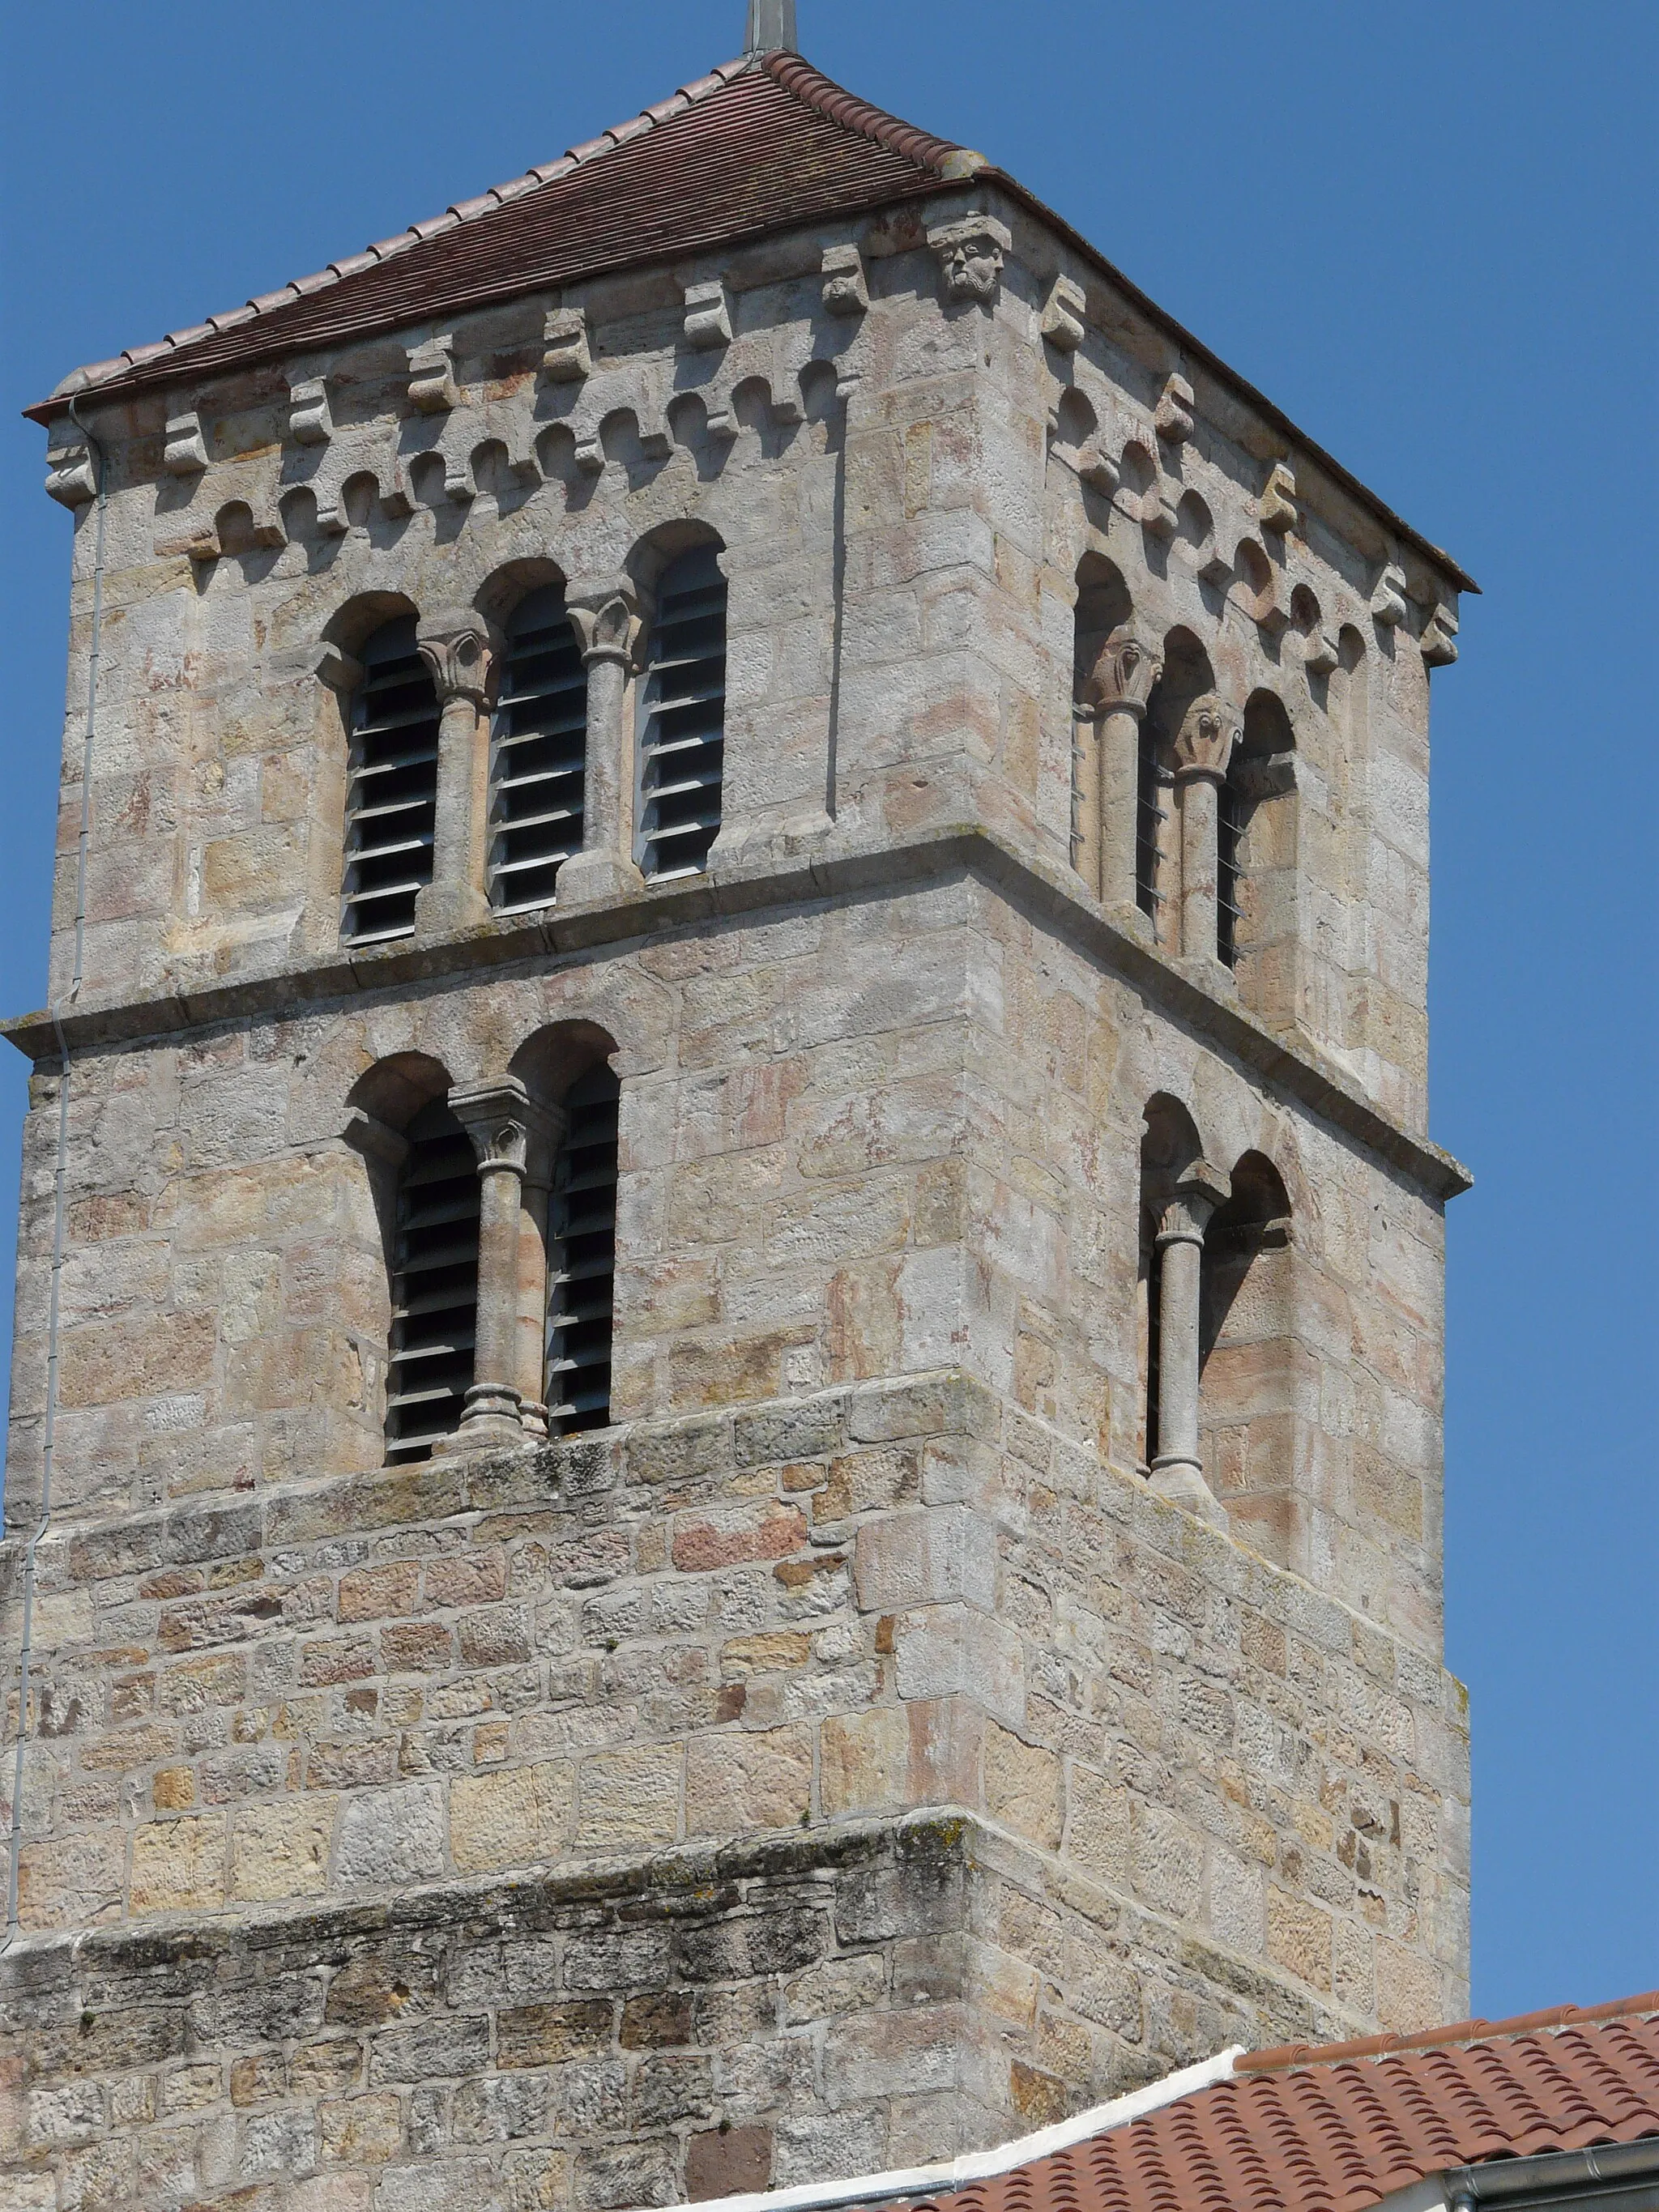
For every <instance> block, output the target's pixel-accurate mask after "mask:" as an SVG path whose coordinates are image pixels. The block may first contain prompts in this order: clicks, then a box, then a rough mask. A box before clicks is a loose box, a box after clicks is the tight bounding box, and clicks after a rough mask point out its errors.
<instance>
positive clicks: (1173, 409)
mask: <svg viewBox="0 0 1659 2212" xmlns="http://www.w3.org/2000/svg"><path fill="white" fill-rule="evenodd" d="M1193 405H1194V400H1193V387H1192V386H1191V385H1190V384H1188V381H1187V380H1186V378H1185V377H1184V376H1179V375H1171V376H1170V377H1169V378H1168V379H1167V380H1165V383H1164V394H1163V397H1162V398H1160V399H1159V401H1158V411H1157V413H1156V414H1155V415H1154V416H1153V417H1152V428H1153V429H1154V430H1156V431H1157V433H1158V436H1159V437H1160V438H1162V439H1163V440H1164V442H1165V444H1166V445H1170V446H1182V445H1185V443H1186V442H1187V441H1188V438H1190V437H1191V436H1192V435H1193Z"/></svg>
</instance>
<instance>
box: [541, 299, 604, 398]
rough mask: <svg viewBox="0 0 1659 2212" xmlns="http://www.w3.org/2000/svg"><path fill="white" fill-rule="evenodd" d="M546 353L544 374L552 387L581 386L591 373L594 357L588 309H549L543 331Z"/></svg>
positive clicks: (543, 357)
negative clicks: (590, 341)
mask: <svg viewBox="0 0 1659 2212" xmlns="http://www.w3.org/2000/svg"><path fill="white" fill-rule="evenodd" d="M542 338H543V342H544V345H545V348H546V350H545V351H544V353H543V355H542V374H543V375H544V377H546V379H547V380H548V382H549V383H550V384H580V382H581V381H582V380H583V378H584V377H586V376H589V375H591V374H592V369H593V354H592V347H591V345H590V344H589V342H588V331H587V311H586V308H585V307H550V308H549V309H548V311H547V320H546V322H545V323H544V325H543V328H542Z"/></svg>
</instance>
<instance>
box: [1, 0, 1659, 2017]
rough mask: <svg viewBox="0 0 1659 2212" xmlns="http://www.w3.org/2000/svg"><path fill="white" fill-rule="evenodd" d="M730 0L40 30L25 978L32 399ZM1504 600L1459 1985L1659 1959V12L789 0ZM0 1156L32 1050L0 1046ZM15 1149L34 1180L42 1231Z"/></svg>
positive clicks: (42, 670)
mask: <svg viewBox="0 0 1659 2212" xmlns="http://www.w3.org/2000/svg"><path fill="white" fill-rule="evenodd" d="M800 17H801V42H802V45H803V46H804V47H805V50H806V52H808V53H809V54H810V55H811V57H812V58H813V59H814V60H816V61H817V62H818V63H820V64H822V65H823V67H824V68H826V69H827V70H829V72H830V74H831V75H832V76H837V77H839V78H840V79H842V82H847V83H849V84H851V85H852V86H853V87H854V88H856V89H857V90H858V91H860V92H861V93H864V94H867V95H868V96H869V97H871V98H872V99H874V100H878V101H880V102H882V103H883V104H884V106H890V107H891V108H893V109H895V110H896V112H898V113H900V114H901V115H903V116H906V117H908V118H911V119H913V120H915V121H916V122H918V123H921V124H925V125H929V126H930V127H932V128H934V129H936V130H938V131H940V132H941V133H943V134H945V135H946V136H948V137H953V138H956V139H958V140H961V141H964V142H965V143H968V144H969V145H972V146H976V147H978V148H979V149H981V150H982V151H983V152H985V153H987V154H988V155H990V156H991V157H992V158H993V159H994V160H995V161H999V162H1000V163H1001V164H1002V165H1003V166H1004V167H1006V168H1009V169H1011V170H1012V171H1013V172H1014V173H1016V174H1017V175H1018V176H1019V177H1020V178H1022V179H1024V182H1025V183H1026V184H1027V185H1030V187H1031V188H1032V189H1033V190H1034V191H1036V192H1037V193H1039V194H1040V195H1041V197H1042V198H1044V199H1045V200H1047V201H1048V203H1049V204H1050V205H1052V206H1053V207H1054V208H1056V209H1058V210H1060V212H1061V213H1062V214H1064V215H1065V216H1067V217H1069V218H1070V220H1071V221H1072V222H1073V223H1075V224H1076V225H1077V226H1078V228H1080V229H1081V230H1083V231H1084V232H1085V233H1086V234H1088V235H1089V236H1090V237H1091V238H1092V239H1093V240H1096V241H1097V244H1098V245H1099V246H1101V247H1102V249H1103V251H1104V252H1106V253H1107V254H1108V255H1109V256H1110V257H1111V258H1113V259H1114V260H1115V261H1116V262H1117V264H1119V266H1120V267H1121V268H1122V269H1123V270H1126V271H1127V273H1128V274H1129V275H1130V276H1132V277H1133V278H1134V279H1135V280H1136V282H1137V283H1139V284H1141V285H1143V286H1144V287H1145V288H1146V289H1147V290H1148V291H1149V292H1151V293H1152V295H1154V296H1155V297H1156V298H1157V299H1158V300H1159V301H1162V302H1163V304H1164V306H1165V307H1168V308H1169V309H1170V311H1171V312H1172V313H1174V314H1176V316H1177V317H1179V318H1180V319H1181V320H1182V322H1184V323H1185V324H1186V325H1188V327H1189V328H1190V329H1192V330H1193V331H1196V332H1197V333H1198V334H1199V335H1200V337H1203V338H1204V339H1205V340H1206V341H1207V343H1209V344H1210V345H1212V347H1214V348H1215V349H1217V350H1218V352H1220V353H1221V354H1222V355H1223V356H1225V358H1226V359H1228V360H1229V361H1231V362H1232V363H1233V364H1234V365H1235V366H1236V367H1237V368H1238V369H1240V370H1241V371H1242V372H1243V374H1245V375H1246V376H1248V377H1249V378H1250V379H1251V380H1253V381H1254V382H1255V384H1257V385H1258V386H1261V388H1262V389H1263V390H1264V391H1266V392H1268V393H1269V394H1271V396H1272V397H1273V398H1274V399H1275V400H1277V401H1278V402H1279V404H1280V405H1282V406H1283V407H1284V408H1285V410H1286V411H1287V412H1288V413H1289V414H1290V415H1291V417H1292V418H1293V419H1294V420H1296V421H1297V422H1300V423H1301V424H1302V425H1303V426H1304V428H1306V429H1307V430H1308V432H1309V433H1310V435H1312V436H1313V437H1315V438H1316V439H1317V440H1318V441H1320V442H1321V443H1322V444H1323V445H1325V446H1326V447H1328V448H1329V449H1330V450H1331V451H1332V452H1334V453H1337V454H1338V455H1340V457H1341V459H1343V460H1345V461H1346V463H1347V464H1348V465H1349V466H1350V467H1352V469H1353V470H1354V471H1356V472H1357V473H1358V475H1359V476H1360V477H1363V478H1364V480H1365V481H1366V482H1368V483H1370V484H1371V485H1373V486H1374V487H1375V488H1376V490H1377V491H1378V492H1380V493H1381V494H1382V495H1383V497H1384V498H1385V499H1387V500H1388V501H1389V502H1390V503H1391V504H1392V505H1393V506H1394V507H1396V508H1398V509H1399V510H1400V511H1401V512H1402V513H1405V514H1407V516H1409V517H1410V518H1411V520H1413V522H1415V523H1416V524H1417V525H1418V526H1419V528H1420V529H1422V530H1423V531H1424V532H1426V534H1427V535H1428V536H1429V537H1431V538H1434V539H1436V540H1437V542H1438V543H1440V544H1443V545H1445V546H1447V547H1448V548H1449V550H1451V551H1452V552H1453V553H1455V555H1456V556H1457V557H1458V559H1459V560H1461V561H1462V562H1464V563H1465V564H1466V565H1467V566H1468V568H1470V569H1471V570H1472V571H1473V573H1474V574H1475V575H1476V576H1478V577H1479V578H1480V581H1481V583H1482V584H1483V585H1484V586H1485V587H1486V597H1485V598H1484V599H1466V600H1465V602H1464V607H1463V630H1462V646H1463V659H1462V662H1461V664H1460V665H1458V666H1457V667H1455V668H1453V669H1450V670H1448V671H1443V672H1442V673H1440V674H1438V675H1437V677H1436V678H1435V683H1434V715H1435V720H1434V756H1435V769H1434V778H1435V781H1434V838H1435V876H1434V881H1435V904H1434V927H1435V945H1434V951H1435V958H1434V979H1433V1013H1434V1022H1435V1033H1434V1036H1435V1041H1434V1089H1433V1100H1434V1111H1433V1122H1434V1133H1435V1134H1436V1136H1437V1138H1438V1139H1439V1140H1440V1141H1441V1142H1442V1143H1443V1144H1444V1145H1446V1146H1449V1147H1450V1149H1451V1150H1453V1151H1454V1152H1457V1153H1458V1154H1460V1155H1461V1156H1462V1158H1464V1159H1466V1160H1467V1161H1468V1162H1469V1164H1471V1165H1472V1166H1473V1168H1474V1170H1475V1173H1476V1176H1478V1178H1479V1181H1478V1184H1477V1187H1476V1189H1475V1191H1474V1194H1473V1195H1472V1196H1470V1197H1468V1198H1465V1199H1462V1200H1459V1201H1458V1203H1457V1204H1456V1205H1455V1207H1454V1208H1453V1212H1452V1227H1451V1276H1450V1346H1449V1360H1450V1375H1449V1418H1448V1425H1447V1462H1448V1492H1449V1510H1448V1524H1447V1547H1448V1555H1449V1620H1448V1631H1447V1641H1448V1656H1449V1663H1450V1665H1451V1666H1452V1667H1453V1668H1455V1670H1456V1671H1457V1672H1458V1673H1459V1674H1462V1676H1463V1677H1464V1679H1465V1680H1467V1681H1468V1683H1469V1685H1470V1687H1471V1690H1472V1692H1473V1695H1474V1720H1475V1895H1474V2003H1475V2008H1476V2009H1477V2011H1479V2012H1482V2013H1484V2014H1486V2015H1488V2016H1491V2017H1497V2016H1498V2015H1502V2014H1505V2013H1512V2012H1516V2011H1519V2010H1522V2009H1525V2008H1533V2007H1535V2006H1540V2005H1544V2004H1549V2003H1559V2002H1565V2001H1568V2000H1571V2001H1574V2002H1579V2003H1584V2004H1588V2003H1591V2002H1596V2001H1598V2000H1601V1999H1604V1998H1609V1997H1613V1996H1620V1995H1624V1994H1628V1993H1631V1992H1633V1991H1636V1990H1645V1989H1648V1988H1651V1987H1652V1986H1654V1985H1655V1984H1659V1905H1656V1895H1659V1887H1656V1882H1655V1875H1656V1871H1659V1731H1656V1692H1655V1684H1656V1680H1659V1635H1656V1618H1659V1603H1656V1595H1659V1516H1656V1481H1655V1474H1656V1453H1655V1446H1654V1413H1655V1406H1654V1374H1655V1370H1656V1365H1659V1362H1656V1359H1655V1356H1654V1353H1655V1333H1654V1319H1655V1316H1654V1299H1653V1277H1654V1265H1653V1253H1654V1248H1655V1237H1654V1228H1653V1220H1654V1213H1655V1210H1656V1206H1659V1184H1656V1171H1655V1152H1654V1147H1653V1139H1654V1117H1653V1112H1652V1099H1653V1078H1654V1057H1653V1042H1652V1039H1653V1032H1654V1026H1655V1012H1656V1007H1655V994H1654V991H1653V987H1652V980H1651V979H1652V975H1653V966H1654V956H1653V946H1654V940H1655V934H1656V921H1655V914H1656V898H1655V893H1654V889H1653V880H1654V872H1655V861H1656V853H1655V837H1654V822H1655V812H1656V805H1655V801H1656V792H1655V783H1656V751H1659V748H1656V744H1655V696H1656V695H1655V679H1654V675H1653V671H1652V665H1651V662H1652V652H1653V636H1654V616H1653V598H1654V587H1655V582H1656V574H1655V556H1656V545H1659V522H1656V500H1655V492H1656V483H1655V470H1654V465H1653V464H1654V459H1655V454H1654V444H1655V440H1654V427H1655V418H1654V382H1653V362H1654V358H1655V338H1656V315H1655V305H1656V299H1655V282H1654V278H1655V267H1654V255H1653V236H1652V218H1653V212H1654V205H1655V194H1654V185H1655V178H1654V162H1653V156H1652V148H1653V145H1654V143H1655V139H1656V124H1659V115H1656V100H1655V86H1656V62H1659V9H1656V8H1655V7H1654V6H1653V4H1652V0H1644V3H1643V4H1636V0H1577V4H1573V5H1565V4H1560V0H1557V3H1556V4H1553V5H1544V4H1541V0H1505V4H1499V0H1451V4H1448V0H1434V4H1428V0H1395V4H1393V5H1391V6H1389V7H1388V8H1384V9H1378V8H1376V7H1375V6H1364V5H1361V4H1359V0H1321V4H1297V5H1291V4H1280V5H1279V6H1276V7H1271V8H1267V7H1259V6H1258V7H1242V6H1240V5H1238V4H1237V0H1227V4H1219V0H1188V4H1187V5H1185V6H1184V7H1182V8H1179V9H1176V8H1171V7H1169V6H1155V5H1152V4H1151V3H1150V0H1121V4H1117V5H1106V6H1102V5H1093V6H1091V5H1085V4H1082V0H1047V4H1041V5H1040V4H1036V0H1019V3H1018V4H1015V0H951V4H950V5H946V4H945V0H800ZM4 22H5V41H4V46H3V49H0V51H3V52H4V55H5V72H4V73H5V77H6V87H5V91H4V94H3V97H4V99H5V101H6V111H5V113H4V115H3V118H0V127H3V146H4V153H3V161H4V175H3V179H0V183H3V196H0V210H3V215H0V220H3V223H4V227H5V240H4V251H5V257H6V259H5V290H4V317H5V321H4V340H5V342H4V346H3V377H4V392H3V402H4V404H3V405H0V501H3V520H0V560H3V562H4V564H5V574H4V579H3V582H4V592H5V596H4V599H3V602H0V604H3V605H4V606H5V607H6V609H7V610H8V615H9V620H8V623H7V629H6V653H5V684H4V692H3V711H4V724H3V733H4V745H5V778H6V788H7V790H8V791H9V793H10V798H9V803H8V805H6V807H5V808H4V809H3V810H0V1006H3V1008H4V1009H5V1010H6V1011H16V1010H21V1009H22V1008H24V1007H29V1006H35V1005H37V1004H38V1003H39V1002H40V998H41V996H42V994H43V991H44V987H45V986H44V975H45V939H46V896H47V879H48V857H49V851H50V844H51V837H52V812H53V797H54V788H55V781H56V773H57V758H58V732H59V716H60V712H61V707H62V699H63V652H64V605H65V587H66V578H67V573H68V558H69V539H70V523H69V520H68V517H67V516H66V515H65V514H64V513H63V512H62V511H61V510H60V509H59V508H58V507H53V506H52V504H51V503H50V502H49V501H47V500H46V498H45V497H44V495H42V493H41V491H40V479H41V476H42V473H43V471H42V454H43V451H44V445H43V440H42V437H41V434H40V431H39V430H37V429H36V428H34V427H33V425H32V424H29V423H22V422H18V421H17V420H16V419H15V416H16V410H17V409H18V408H20V407H21V406H22V405H23V404H25V403H26V402H27V401H29V400H32V399H36V398H40V397H41V396H43V394H44V393H45V392H46V391H47V390H49V389H50V387H51V386H52V384H53V383H55V382H56V380H57V379H58V376H60V375H61V374H63V373H64V371H65V370H67V369H69V368H72V367H73V366H75V365H76V363H78V362H83V361H92V360H96V359H99V358H100V357H102V356H106V355H109V354H112V353H114V352H116V351H118V349H120V348H121V347H122V346H124V345H129V344H135V343H139V342H141V341H143V340H146V339H149V338H154V337H160V336H161V333H162V332H163V331H167V330H169V329H176V328H179V327H180V326H182V325H187V324H191V323H194V322H197V321H199V320H200V319H201V318H202V316H203V315H204V314H206V313H212V312H214V311H215V310H217V309H221V308H224V307H229V306H232V305H234V304H235V303H236V302H238V301H242V300H245V299H246V298H247V297H248V296H249V295H252V294H253V293H256V292H263V291H266V290H268V289H270V288H272V287H273V286H275V285H276V284H278V283H282V282H283V281H284V280H285V279H287V278H288V277H289V276H297V275H300V274H302V273H304V272H306V271H307V270H313V269H316V268H319V267H321V266H322V265H323V264H325V262H327V261H329V260H331V259H333V258H337V256H339V255H340V254H342V253H345V252H355V251H356V250H357V249H358V248H359V247H361V246H362V245H364V244H365V243H366V242H367V241H368V240H370V239H374V238H381V237H384V236H385V235H386V234H387V233H389V232H392V231H395V230H398V229H401V228H403V227H404V225H405V224H406V223H408V222H410V221H412V220H414V219H416V218H418V217H420V216H427V215H429V214H433V213H435V212H437V211H438V210H441V208H442V207H444V206H445V205H446V204H447V203H448V202H449V201H451V200H453V199H458V198H460V197H465V196H468V195H471V194H472V193H474V192H477V191H480V190H481V189H482V188H483V187H484V186H485V185H490V184H493V183H495V182H498V181H499V180H501V179H504V178H507V177H510V176H513V175H515V174H516V173H519V172H520V171H522V170H523V169H524V168H526V167H528V166H529V164H530V163H531V162H532V161H543V160H545V159H547V158H549V157H550V156H551V155H556V154H557V153H558V152H560V151H562V149H563V148H564V147H565V146H567V145H568V144H570V143H573V142H574V141H577V140H580V139H582V138H586V137H590V136H592V134H593V133H594V132H596V131H599V130H600V129H602V128H604V126H605V125H607V124H609V123H611V122H614V121H617V120H618V119H619V118H622V117H623V116H625V115H627V114H629V113H630V112H633V111H634V110H635V109H637V108H638V107H640V106H643V105H644V104H645V103H647V101H650V100H656V99H659V98H660V97H661V96H662V95H663V94H665V93H666V92H668V91H670V90H671V89H672V88H673V87H674V86H675V85H676V84H678V83H680V82H684V81H685V80H686V79H687V78H689V77H691V76H697V75H700V74H702V71H703V70H706V69H707V68H708V66H709V64H712V63H714V62H715V61H718V60H721V59H724V58H727V57H728V56H730V55H731V54H732V53H734V52H737V50H738V48H739V47H740V46H741V45H742V42H743V30H744V4H743V0H606V4H604V5H593V4H588V5H586V6H581V7H578V6H574V5H572V4H569V0H491V4H490V5H489V7H488V8H483V7H480V8H477V9H474V8H470V7H460V8H458V7H456V6H455V5H454V3H453V0H447V4H445V5H442V6H440V5H437V4H435V0H400V4H398V5H392V4H390V3H389V0H331V4H329V5H326V6H325V5H322V4H319V0H287V4H286V5H284V6H283V8H281V9H268V8H246V7H237V8H230V7H222V8H215V7H211V6H204V5H201V4H197V5H194V6H190V7H185V6H181V5H179V4H176V0H142V4H140V5H138V6H134V5H132V4H131V0H125V4H122V5H119V6H117V5H112V4H110V3H109V0H90V4H83V5H82V6H81V7H79V8H77V9H75V10H74V11H73V12H72V14H71V15H69V16H60V15H58V14H57V13H56V11H55V10H52V9H44V8H41V7H40V6H39V5H38V4H33V0H31V4H30V5H28V6H27V7H23V6H20V5H17V4H15V0H11V3H10V4H9V5H8V6H7V7H6V9H5V11H4ZM0 1053H3V1054H5V1058H4V1059H3V1060H0V1162H5V1161H11V1160H14V1159H15V1157H16V1150H15V1146H16V1133H17V1128H18V1125H19V1121H20V1119H21V1112H22V1106H23V1096H24V1083H23V1072H22V1063H21V1060H15V1056H13V1055H11V1054H9V1050H8V1048H4V1047H0ZM14 1187H15V1185H14V1170H13V1169H12V1168H11V1167H9V1166H4V1165H0V1188H3V1193H4V1200H5V1204H6V1207H7V1215H6V1218H4V1219H3V1220H0V1243H5V1244H8V1245H9V1242H10V1238H11V1236H12V1225H11V1211H12V1193H13V1189H14Z"/></svg>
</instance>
